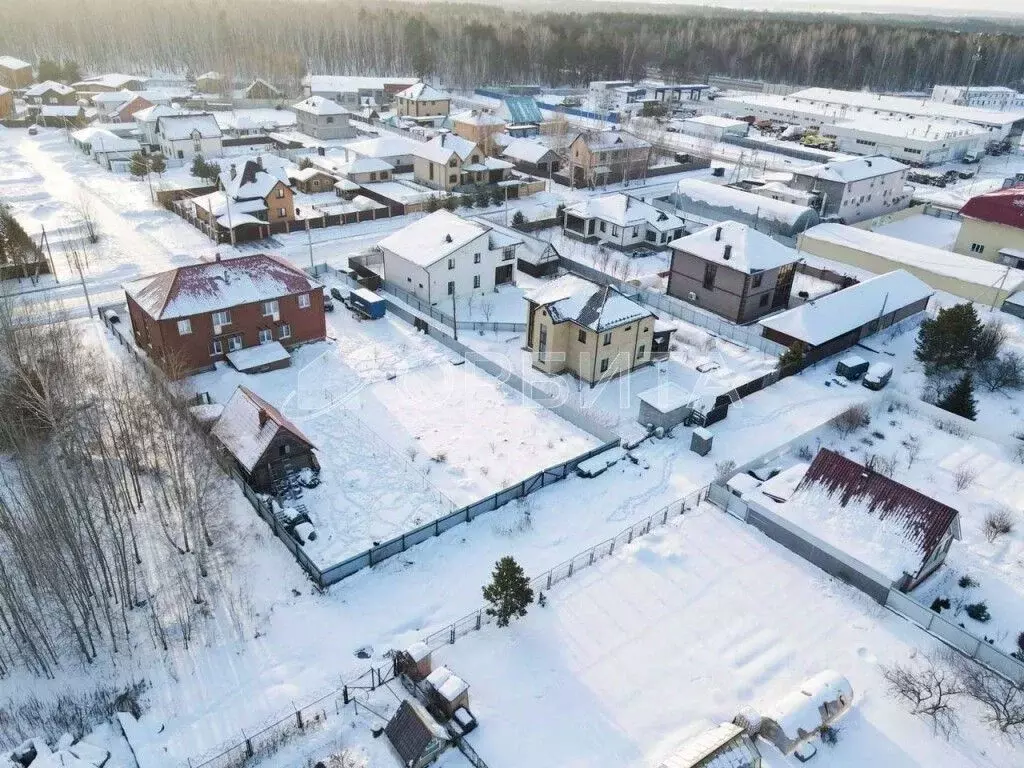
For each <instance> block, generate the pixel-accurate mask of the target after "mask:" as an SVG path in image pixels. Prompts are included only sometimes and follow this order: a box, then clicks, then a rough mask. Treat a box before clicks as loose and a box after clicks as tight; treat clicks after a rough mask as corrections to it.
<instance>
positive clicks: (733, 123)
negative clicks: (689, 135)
mask: <svg viewBox="0 0 1024 768" xmlns="http://www.w3.org/2000/svg"><path fill="white" fill-rule="evenodd" d="M682 122H683V123H685V124H689V125H698V126H700V125H706V126H709V127H713V128H738V127H740V126H743V127H749V124H748V123H746V122H744V121H743V120H733V119H732V118H730V117H722V116H720V115H697V116H696V117H688V118H686V119H685V120H683V121H682Z"/></svg>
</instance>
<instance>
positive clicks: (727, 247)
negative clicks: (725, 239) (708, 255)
mask: <svg viewBox="0 0 1024 768" xmlns="http://www.w3.org/2000/svg"><path fill="white" fill-rule="evenodd" d="M731 256H732V246H731V245H729V244H728V243H726V244H725V252H724V253H723V254H722V258H723V259H725V260H726V261H728V260H729V258H730V257H731Z"/></svg>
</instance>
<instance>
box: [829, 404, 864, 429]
mask: <svg viewBox="0 0 1024 768" xmlns="http://www.w3.org/2000/svg"><path fill="white" fill-rule="evenodd" d="M830 423H831V424H832V427H833V428H834V429H835V430H836V432H838V433H839V434H840V435H842V436H843V437H848V436H849V435H852V434H853V433H854V432H856V431H857V430H858V429H863V428H864V427H866V426H867V425H868V424H870V423H871V412H870V411H869V410H868V407H867V406H866V405H864V404H863V403H858V404H856V405H851V406H850V407H849V408H847V409H846V410H845V411H843V412H842V413H840V414H839V415H838V416H835V417H834V418H833V419H832V421H831V422H830Z"/></svg>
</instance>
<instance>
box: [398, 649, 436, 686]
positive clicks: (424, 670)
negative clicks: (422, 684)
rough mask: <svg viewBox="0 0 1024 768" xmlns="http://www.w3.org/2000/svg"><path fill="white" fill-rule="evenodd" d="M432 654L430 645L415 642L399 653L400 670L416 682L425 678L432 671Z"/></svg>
mask: <svg viewBox="0 0 1024 768" xmlns="http://www.w3.org/2000/svg"><path fill="white" fill-rule="evenodd" d="M430 654H431V651H430V646H428V645H427V644H426V643H424V642H418V643H413V644H412V645H410V646H409V647H408V648H406V649H405V650H404V651H401V652H400V653H399V656H398V669H399V671H400V672H401V673H403V674H405V675H407V676H408V677H410V678H412V679H413V680H415V681H416V682H419V681H420V680H424V679H425V678H426V677H427V675H429V674H430V672H431V659H430Z"/></svg>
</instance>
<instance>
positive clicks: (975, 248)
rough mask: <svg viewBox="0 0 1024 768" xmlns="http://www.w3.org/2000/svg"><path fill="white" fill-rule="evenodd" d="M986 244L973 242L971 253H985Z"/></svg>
mask: <svg viewBox="0 0 1024 768" xmlns="http://www.w3.org/2000/svg"><path fill="white" fill-rule="evenodd" d="M984 252H985V246H984V245H982V244H981V243H971V253H984Z"/></svg>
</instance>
